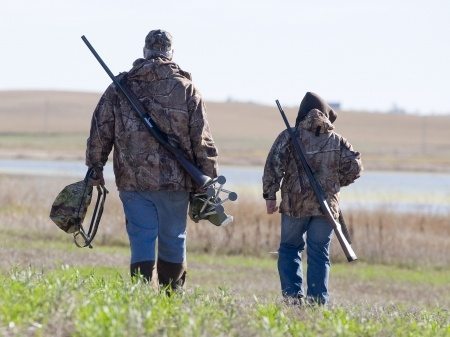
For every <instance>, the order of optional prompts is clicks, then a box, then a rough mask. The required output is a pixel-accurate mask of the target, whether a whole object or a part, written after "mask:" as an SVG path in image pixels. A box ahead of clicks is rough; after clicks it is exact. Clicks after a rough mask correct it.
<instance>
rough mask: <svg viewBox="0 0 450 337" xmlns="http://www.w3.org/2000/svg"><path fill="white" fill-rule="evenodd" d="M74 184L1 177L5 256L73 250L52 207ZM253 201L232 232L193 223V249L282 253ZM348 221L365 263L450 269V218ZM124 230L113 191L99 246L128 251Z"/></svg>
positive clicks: (272, 225)
mask: <svg viewBox="0 0 450 337" xmlns="http://www.w3.org/2000/svg"><path fill="white" fill-rule="evenodd" d="M69 183H71V181H68V180H67V178H65V179H63V178H50V177H21V176H7V175H3V176H2V175H0V186H1V192H0V205H1V206H0V232H1V233H3V234H2V235H1V236H0V241H1V242H2V244H1V245H0V246H2V248H0V250H3V253H5V252H6V251H5V250H6V249H9V250H11V248H13V246H11V242H9V241H8V240H10V239H11V238H14V237H22V238H24V237H28V238H29V239H30V240H32V239H33V238H36V237H38V238H40V239H45V240H52V241H57V242H61V243H67V244H68V245H69V244H70V243H69V242H70V240H71V239H70V236H69V235H67V234H65V233H63V232H62V231H60V230H59V229H58V228H57V227H56V226H55V225H54V224H53V223H52V222H51V221H50V220H49V219H48V212H49V210H50V206H51V203H52V201H53V200H54V198H55V197H56V195H57V193H58V192H59V190H61V189H62V187H64V186H65V185H67V184H69ZM109 186H112V184H109ZM253 198H254V197H251V196H248V197H245V196H241V198H240V200H239V201H238V202H237V203H235V204H230V205H229V206H228V208H227V211H228V212H229V213H230V214H233V215H234V217H235V222H234V223H233V224H232V225H230V226H228V227H225V228H221V227H216V226H213V225H211V224H210V223H209V222H200V223H198V224H195V223H190V224H189V230H188V231H189V239H188V247H189V249H190V250H191V251H197V252H208V253H226V254H245V255H255V256H269V254H270V253H271V252H274V251H276V250H277V248H278V243H279V216H277V215H272V216H269V215H267V214H265V209H264V203H263V201H262V200H259V199H258V200H257V199H253ZM346 216H347V223H348V224H349V226H350V230H351V232H352V235H353V238H354V245H353V246H354V249H355V251H356V252H357V254H358V256H359V258H360V259H361V260H362V261H367V262H376V263H387V264H401V265H428V266H435V267H448V266H450V242H449V240H448V237H449V235H450V220H449V217H446V216H439V215H433V214H394V213H390V212H386V211H382V210H379V211H374V212H365V211H354V212H349V213H348V214H346ZM123 224H124V220H123V214H122V205H121V203H120V200H119V199H118V196H117V192H116V191H114V190H112V188H111V191H110V195H109V197H108V200H107V205H106V211H105V215H104V217H103V219H102V224H101V227H100V229H99V233H98V235H97V238H96V241H95V242H96V243H97V244H100V245H119V246H127V245H128V241H127V238H126V233H125V230H124V226H123ZM8 247H9V248H8ZM11 251H12V250H11ZM332 256H333V260H334V261H343V259H344V257H343V254H342V253H341V251H340V247H339V245H338V244H337V242H334V243H333V245H332ZM112 259H113V258H112ZM112 261H113V260H112ZM4 262H5V261H4ZM112 263H113V262H112ZM108 264H109V263H108Z"/></svg>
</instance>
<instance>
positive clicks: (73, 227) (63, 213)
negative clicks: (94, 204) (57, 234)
mask: <svg viewBox="0 0 450 337" xmlns="http://www.w3.org/2000/svg"><path fill="white" fill-rule="evenodd" d="M92 190H93V188H92V185H91V184H90V183H86V181H85V180H82V181H79V182H76V183H73V184H70V185H68V186H66V187H64V188H63V190H62V191H61V192H60V193H59V194H58V196H57V197H56V199H55V201H54V202H53V205H52V209H51V211H50V219H52V221H53V222H54V223H55V224H56V225H57V226H58V227H59V228H61V229H62V230H63V231H64V232H66V233H74V232H76V231H78V230H79V229H80V226H81V224H82V223H83V220H84V218H85V216H86V212H87V209H88V206H89V205H90V203H91V199H92Z"/></svg>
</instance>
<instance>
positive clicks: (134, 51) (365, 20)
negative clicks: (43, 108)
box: [0, 0, 450, 114]
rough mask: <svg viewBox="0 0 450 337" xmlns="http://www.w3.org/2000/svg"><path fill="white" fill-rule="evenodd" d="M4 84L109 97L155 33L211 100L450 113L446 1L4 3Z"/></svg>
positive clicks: (0, 24)
mask: <svg viewBox="0 0 450 337" xmlns="http://www.w3.org/2000/svg"><path fill="white" fill-rule="evenodd" d="M1 9H2V10H1V12H0V45H1V56H0V57H1V62H0V90H17V89H19V90H30V89H45V90H47V89H51V90H71V91H93V92H102V91H103V90H104V89H105V88H106V87H107V86H108V84H109V83H110V79H109V78H108V77H107V75H106V73H104V71H103V69H102V68H101V67H100V65H99V64H98V63H97V61H96V60H95V59H94V57H93V56H92V54H91V53H90V52H89V50H88V49H87V48H86V46H85V45H84V43H83V42H82V40H81V38H80V37H81V35H85V36H86V37H87V38H88V39H89V41H90V42H91V43H92V44H93V46H94V47H95V48H96V50H97V52H98V53H99V54H100V56H101V57H102V58H103V59H104V61H105V62H106V63H107V64H108V66H109V67H110V69H111V70H112V71H113V73H119V72H121V71H126V70H129V69H130V67H131V64H132V62H133V61H134V60H135V59H136V58H139V57H141V56H142V47H143V44H144V38H145V35H146V34H147V33H148V32H149V31H150V30H152V29H157V28H161V29H164V30H167V31H169V32H170V33H171V34H172V35H173V38H174V49H175V52H174V61H175V62H177V63H178V64H179V65H180V66H181V67H182V68H183V69H184V70H186V71H189V72H191V73H192V76H193V81H194V84H195V85H196V87H197V88H198V89H199V90H200V92H201V93H202V95H203V97H204V98H205V99H206V100H207V101H226V100H236V101H244V102H254V103H261V104H272V105H273V104H274V100H275V99H280V101H281V102H282V103H283V104H284V105H290V106H292V105H298V104H299V103H300V101H301V99H302V97H303V96H304V94H305V93H306V92H307V91H313V92H316V93H318V94H319V95H321V96H322V97H324V98H325V99H327V100H328V101H331V102H340V103H341V105H342V107H343V108H344V109H352V110H366V111H389V110H390V109H392V108H393V107H394V106H397V107H399V108H400V109H404V110H406V111H407V112H412V113H421V114H428V113H433V114H441V113H450V1H448V0H427V1H425V0H424V1H418V0H410V1H406V0H377V1H361V0H340V1H332V0H315V1H303V0H278V1H272V0H260V1H253V0H247V1H244V0H227V1H213V0H209V1H207V0H191V1H174V0H165V1H152V0H147V1H143V0H128V1H118V0H109V1H106V0H64V1H55V0H40V1H36V0H35V1H32V0H29V1H25V0H14V1H8V0H2V3H1Z"/></svg>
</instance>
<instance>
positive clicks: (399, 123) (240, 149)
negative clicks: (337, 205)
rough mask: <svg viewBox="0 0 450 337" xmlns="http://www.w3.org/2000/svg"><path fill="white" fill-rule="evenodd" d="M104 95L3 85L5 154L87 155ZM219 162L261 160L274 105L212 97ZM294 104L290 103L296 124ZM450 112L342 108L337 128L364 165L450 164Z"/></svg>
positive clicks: (270, 136)
mask: <svg viewBox="0 0 450 337" xmlns="http://www.w3.org/2000/svg"><path fill="white" fill-rule="evenodd" d="M98 99H99V94H93V93H77V92H52V91H29V92H27V91H24V92H20V91H3V92H0V157H38V158H71V159H74V158H77V159H80V158H83V156H84V147H85V142H86V138H87V136H88V131H89V125H90V119H91V114H92V111H93V110H94V108H95V105H96V103H97V100H98ZM207 110H208V119H209V121H210V124H211V128H212V131H213V134H214V138H215V141H216V143H217V146H218V147H219V151H220V155H221V163H222V164H243V165H248V164H255V165H261V164H263V163H264V160H265V157H266V155H267V152H268V150H269V148H270V146H271V144H272V142H273V141H274V139H275V137H276V136H277V135H278V133H279V132H281V131H282V130H283V129H284V126H283V123H282V120H281V117H280V116H279V113H278V111H277V110H276V108H275V105H274V106H262V105H257V104H251V103H234V102H229V103H214V102H209V103H207ZM296 111H297V108H296V107H295V108H289V107H287V108H286V112H287V114H288V117H289V119H290V121H291V123H294V121H295V115H296ZM449 129H450V116H414V115H393V114H377V113H363V112H351V111H342V112H340V113H339V117H338V119H337V121H336V130H337V132H338V133H341V134H342V135H344V136H345V137H346V138H348V139H349V140H350V142H351V143H352V144H353V145H354V147H355V149H357V150H358V151H360V152H361V153H362V154H363V161H364V165H365V167H366V169H394V170H396V169H402V170H433V171H434V170H440V171H442V170H445V171H448V170H449V169H450V137H448V130H449Z"/></svg>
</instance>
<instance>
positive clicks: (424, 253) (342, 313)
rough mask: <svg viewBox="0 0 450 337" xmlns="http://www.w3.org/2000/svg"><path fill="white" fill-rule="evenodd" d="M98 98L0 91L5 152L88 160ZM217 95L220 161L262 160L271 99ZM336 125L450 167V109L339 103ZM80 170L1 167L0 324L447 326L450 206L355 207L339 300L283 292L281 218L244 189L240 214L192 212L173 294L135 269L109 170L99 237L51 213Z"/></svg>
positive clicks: (407, 333) (385, 148) (302, 328)
mask: <svg viewBox="0 0 450 337" xmlns="http://www.w3.org/2000/svg"><path fill="white" fill-rule="evenodd" d="M98 98H99V95H98V94H85V93H67V92H0V158H2V157H3V158H21V157H25V158H41V159H49V158H52V159H55V158H56V159H82V158H83V155H84V146H85V140H86V137H87V132H88V128H89V122H90V115H91V113H92V110H93V109H94V107H95V104H96V102H97V100H98ZM207 107H208V111H209V120H210V124H211V127H212V129H213V132H214V136H215V139H216V142H217V144H218V146H219V150H220V153H221V163H222V164H225V163H230V164H231V163H232V164H243V165H248V164H255V165H261V164H262V163H263V162H264V160H265V156H266V154H267V151H268V149H269V147H270V145H271V143H272V141H273V139H274V138H275V136H276V135H277V134H278V132H279V131H280V130H282V129H283V125H282V122H281V119H280V117H279V115H278V113H277V111H276V110H275V108H274V107H266V106H259V105H256V104H246V103H209V104H207ZM295 110H296V109H294V108H291V109H287V112H288V113H289V116H290V120H291V121H294V119H295V118H294V115H295ZM336 126H337V130H338V132H340V133H342V134H344V135H345V136H346V137H347V138H348V139H349V140H350V141H351V142H352V143H353V145H354V146H355V148H356V149H358V150H359V151H361V152H362V153H363V160H364V164H365V167H366V169H400V170H439V171H448V170H449V168H450V137H448V135H447V134H448V133H447V129H448V127H449V126H450V116H441V117H437V116H427V117H420V116H409V115H385V114H369V113H356V112H341V114H340V116H339V118H338V121H337V123H336ZM71 182H72V181H70V179H68V178H62V177H39V176H19V175H6V174H0V283H1V284H2V287H0V336H5V337H9V336H21V337H22V336H52V337H53V336H61V337H62V336H80V337H81V336H83V337H85V336H102V337H103V336H245V337H247V336H324V337H328V336H329V337H331V336H333V337H334V336H340V337H344V336H345V337H353V336H354V337H364V336H367V337H369V336H377V337H391V336H400V337H416V336H417V337H428V336H429V337H434V336H438V337H440V336H446V337H447V336H450V315H449V309H450V241H449V240H448V238H449V236H450V217H449V214H433V213H421V214H414V213H395V212H394V211H389V210H386V209H378V210H372V211H366V210H360V211H352V212H348V213H346V217H347V223H348V225H349V227H350V231H351V233H352V237H353V239H354V244H353V247H354V249H355V251H356V253H357V255H358V257H359V261H357V262H356V263H352V264H348V263H345V262H343V261H344V257H343V254H342V252H341V250H340V248H339V246H338V244H337V242H335V241H333V243H332V262H333V263H332V269H331V277H330V289H331V302H330V305H329V306H327V307H325V308H323V307H314V306H304V307H297V306H290V305H286V304H285V303H284V302H283V301H282V299H281V298H280V290H279V280H278V274H277V267H276V257H277V255H276V250H277V248H278V241H279V217H278V216H268V215H267V214H265V209H264V204H263V202H262V200H261V199H259V198H258V199H256V198H255V197H254V194H252V193H249V195H240V199H239V200H238V202H236V203H235V204H232V205H229V206H228V208H227V211H228V212H229V213H231V214H233V215H234V216H235V222H234V223H233V224H232V225H230V226H228V227H226V228H217V227H215V226H213V225H211V224H209V223H207V222H200V223H198V224H194V223H189V226H188V281H187V289H186V292H185V294H184V295H181V294H176V295H174V296H171V297H168V296H166V295H165V294H161V293H159V292H158V291H157V290H155V289H153V288H152V287H150V286H148V285H146V284H143V283H132V282H131V281H130V278H129V273H128V264H129V247H128V240H127V238H126V234H125V229H124V218H123V213H122V206H121V203H120V201H119V199H118V195H117V191H115V189H114V188H113V187H112V182H108V186H111V187H110V190H111V191H110V194H109V195H108V200H107V203H106V209H105V214H104V217H103V220H102V223H101V227H100V229H99V233H98V235H97V238H96V240H95V241H94V249H87V248H85V249H79V248H76V247H75V246H74V244H73V243H72V241H71V236H70V235H68V234H66V233H63V232H62V231H61V230H59V229H58V228H57V227H56V226H55V225H54V224H53V223H51V221H50V220H49V218H48V213H49V210H50V206H51V203H52V201H53V200H54V198H55V196H56V195H57V193H58V192H59V191H60V190H61V189H62V188H63V187H64V186H65V185H67V184H69V183H71Z"/></svg>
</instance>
